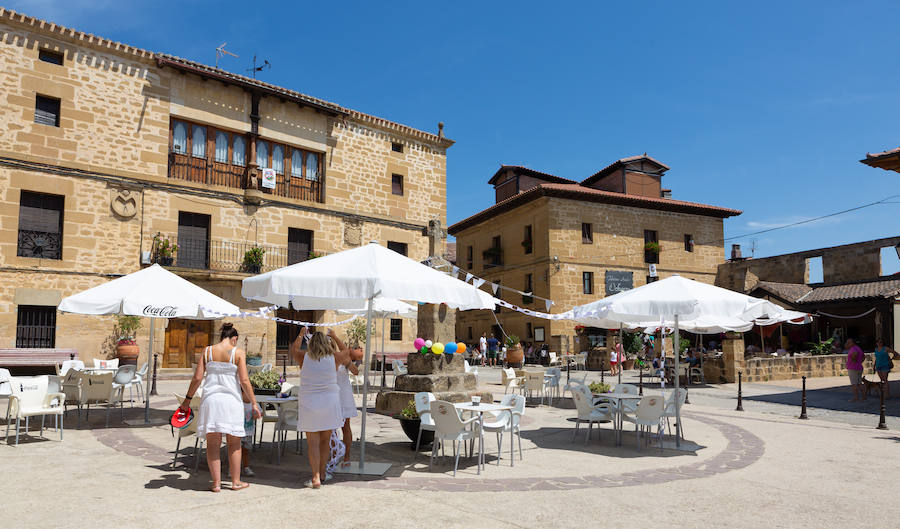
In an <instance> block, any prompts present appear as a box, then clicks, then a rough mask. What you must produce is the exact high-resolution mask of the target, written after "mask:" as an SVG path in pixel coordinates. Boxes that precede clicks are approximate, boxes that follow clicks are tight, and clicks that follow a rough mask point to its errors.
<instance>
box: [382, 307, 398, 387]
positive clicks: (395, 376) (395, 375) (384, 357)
mask: <svg viewBox="0 0 900 529" xmlns="http://www.w3.org/2000/svg"><path fill="white" fill-rule="evenodd" d="M386 358H387V357H386V356H384V317H382V318H381V363H382V364H383V363H384V361H385V359H386ZM394 380H397V373H394ZM381 389H384V384H382V387H381Z"/></svg>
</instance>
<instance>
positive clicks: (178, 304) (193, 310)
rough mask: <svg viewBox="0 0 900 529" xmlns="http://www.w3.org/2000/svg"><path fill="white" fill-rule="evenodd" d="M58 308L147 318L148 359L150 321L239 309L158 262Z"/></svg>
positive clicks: (147, 414) (202, 317) (147, 394)
mask: <svg viewBox="0 0 900 529" xmlns="http://www.w3.org/2000/svg"><path fill="white" fill-rule="evenodd" d="M58 308H59V310H60V311H61V312H71V313H74V314H98V315H99V314H125V315H128V316H145V317H148V318H150V347H148V348H147V351H148V353H147V361H148V362H149V361H150V358H152V355H153V322H154V321H156V319H157V318H188V319H196V320H215V319H219V318H221V317H222V315H221V314H235V313H238V312H240V309H239V308H238V307H237V305H234V304H233V303H229V302H228V301H225V300H224V299H222V298H220V297H218V296H216V295H214V294H211V293H209V292H207V291H206V290H203V289H202V288H200V287H198V286H197V285H195V284H193V283H191V282H190V281H188V280H186V279H184V278H182V277H180V276H178V275H176V274H173V273H172V272H169V271H168V270H166V269H165V268H163V267H161V266H159V265H158V264H154V265H153V266H150V267H148V268H144V269H143V270H139V271H137V272H133V273H131V274H128V275H127V276H123V277H120V278H118V279H113V280H112V281H109V282H108V283H103V284H102V285H99V286H96V287H94V288H90V289H88V290H85V291H84V292H79V293H78V294H74V295H71V296H68V297H66V298H64V299H63V300H62V302H60V304H59V307H58ZM150 378H151V377H149V376H148V377H147V391H145V392H144V395H145V400H144V422H145V423H149V422H150Z"/></svg>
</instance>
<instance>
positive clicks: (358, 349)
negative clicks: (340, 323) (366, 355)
mask: <svg viewBox="0 0 900 529" xmlns="http://www.w3.org/2000/svg"><path fill="white" fill-rule="evenodd" d="M371 332H372V337H373V338H374V337H375V323H374V322H373V323H372V329H371ZM364 343H366V320H365V318H356V319H355V320H353V321H351V322H350V324H349V325H348V326H347V346H349V347H350V356H351V357H354V358H362V356H363V352H362V345H361V344H364Z"/></svg>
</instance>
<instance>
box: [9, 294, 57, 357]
mask: <svg viewBox="0 0 900 529" xmlns="http://www.w3.org/2000/svg"><path fill="white" fill-rule="evenodd" d="M17 312H18V314H17V315H16V347H20V348H48V349H52V348H54V347H56V307H43V306H36V305H19V307H18V311H17Z"/></svg>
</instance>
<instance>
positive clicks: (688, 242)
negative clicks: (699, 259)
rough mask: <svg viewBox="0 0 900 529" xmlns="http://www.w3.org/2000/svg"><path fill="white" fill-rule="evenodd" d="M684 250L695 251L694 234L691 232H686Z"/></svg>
mask: <svg viewBox="0 0 900 529" xmlns="http://www.w3.org/2000/svg"><path fill="white" fill-rule="evenodd" d="M684 251H686V252H693V251H694V236H693V235H691V234H690V233H685V234H684Z"/></svg>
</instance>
